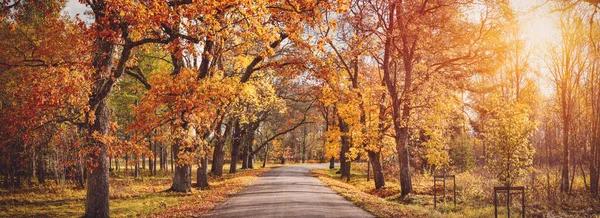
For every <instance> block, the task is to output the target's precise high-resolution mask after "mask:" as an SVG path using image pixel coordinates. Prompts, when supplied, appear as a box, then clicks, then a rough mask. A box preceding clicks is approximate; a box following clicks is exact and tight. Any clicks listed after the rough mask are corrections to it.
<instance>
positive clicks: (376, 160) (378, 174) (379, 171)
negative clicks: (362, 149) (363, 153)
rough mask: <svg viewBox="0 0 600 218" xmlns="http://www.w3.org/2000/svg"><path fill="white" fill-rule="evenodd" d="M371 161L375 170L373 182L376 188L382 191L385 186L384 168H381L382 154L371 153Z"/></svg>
mask: <svg viewBox="0 0 600 218" xmlns="http://www.w3.org/2000/svg"><path fill="white" fill-rule="evenodd" d="M368 154H369V161H370V162H371V166H372V168H373V181H375V188H376V189H380V188H382V187H384V186H385V177H384V175H383V167H382V166H381V160H380V159H381V153H379V152H373V151H369V152H368Z"/></svg>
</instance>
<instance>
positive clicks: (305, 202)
mask: <svg viewBox="0 0 600 218" xmlns="http://www.w3.org/2000/svg"><path fill="white" fill-rule="evenodd" d="M327 166H328V164H304V165H292V166H286V167H281V168H278V169H274V170H271V171H269V172H266V173H265V174H263V175H262V176H261V178H260V179H259V180H258V181H257V182H256V183H254V184H252V185H250V186H248V187H246V188H245V189H244V190H243V191H241V192H240V193H238V194H237V195H235V196H234V197H232V198H231V199H229V200H227V201H226V202H224V203H223V204H221V205H219V206H217V207H216V208H215V209H214V210H212V211H210V212H209V213H208V214H207V215H206V217H215V218H216V217H225V218H227V217H232V218H233V217H346V218H354V217H356V218H359V217H367V218H368V217H373V216H372V215H371V214H369V213H367V212H365V211H363V210H362V209H360V208H358V207H356V206H354V205H352V203H351V202H349V201H346V200H344V198H342V197H340V196H339V195H337V194H336V193H335V192H333V191H332V190H331V189H329V188H327V187H325V185H324V184H323V183H321V182H320V181H319V180H318V179H316V178H313V177H311V176H310V174H309V171H310V170H311V169H316V168H326V167H327Z"/></svg>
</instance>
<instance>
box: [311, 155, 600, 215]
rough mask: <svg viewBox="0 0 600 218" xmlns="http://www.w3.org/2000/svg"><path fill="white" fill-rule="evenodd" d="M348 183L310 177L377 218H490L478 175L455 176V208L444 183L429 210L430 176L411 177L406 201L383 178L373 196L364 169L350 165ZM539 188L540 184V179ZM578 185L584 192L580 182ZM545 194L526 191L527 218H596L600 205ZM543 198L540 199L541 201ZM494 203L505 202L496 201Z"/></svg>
mask: <svg viewBox="0 0 600 218" xmlns="http://www.w3.org/2000/svg"><path fill="white" fill-rule="evenodd" d="M352 168H353V170H352V175H351V178H352V179H351V180H350V182H346V179H345V178H344V179H343V180H342V179H340V175H339V174H336V171H337V170H338V169H337V168H336V169H317V170H313V171H312V175H313V176H315V177H318V178H319V179H320V180H321V181H322V182H323V183H325V184H326V185H327V186H329V187H330V188H332V189H333V190H335V191H336V192H338V193H339V194H340V195H342V196H344V197H345V198H346V199H348V200H350V201H352V202H354V204H356V205H357V206H359V207H361V208H363V209H365V210H366V211H369V212H371V213H372V214H374V215H376V216H378V217H457V218H458V217H494V206H493V200H492V199H493V198H492V193H493V191H492V190H493V187H494V184H496V183H495V181H494V180H493V179H489V178H487V177H483V176H480V175H478V173H469V172H466V173H461V174H458V175H457V179H456V186H457V187H456V189H457V197H456V201H457V202H456V203H457V206H456V207H454V205H453V203H452V198H451V196H452V186H451V185H452V183H451V182H450V183H448V184H447V185H448V186H449V187H448V189H447V198H446V199H445V200H446V202H438V205H437V208H436V209H434V208H433V177H432V176H430V175H415V176H413V181H412V182H413V189H414V192H413V193H412V194H411V195H409V196H407V197H404V198H403V197H400V195H399V192H400V187H399V183H398V181H397V179H395V178H389V177H390V176H389V175H386V176H387V177H388V178H386V186H385V187H384V188H382V189H380V190H376V189H375V186H374V183H373V181H372V180H371V181H367V179H366V178H367V176H366V164H364V163H359V164H355V163H353V164H352ZM539 180H540V181H534V182H544V181H545V180H542V179H539ZM579 182H580V183H581V186H582V187H581V188H582V189H584V187H583V185H584V184H583V181H578V182H576V183H579ZM436 189H437V190H438V191H437V193H438V194H437V195H438V199H439V198H440V195H441V194H442V193H441V192H442V185H441V184H440V183H438V186H437V188H436ZM543 191H544V190H537V189H531V188H530V187H529V188H527V189H526V195H525V201H526V203H525V205H526V209H525V211H526V217H600V215H599V214H600V202H598V201H595V200H590V198H589V196H586V195H585V194H584V193H574V194H572V195H571V196H564V197H559V196H555V197H554V198H553V200H552V201H548V200H546V199H545V197H546V195H542V194H540V193H541V192H543ZM542 196H543V197H542ZM512 198H513V199H512V201H511V217H520V215H521V209H520V208H521V203H520V202H521V201H520V200H521V198H520V196H517V195H514V196H513V197H512ZM498 201H499V202H505V201H506V198H504V197H503V196H499V199H498ZM504 205H505V204H502V206H500V207H499V208H498V215H499V217H506V214H507V210H506V207H505V206H504Z"/></svg>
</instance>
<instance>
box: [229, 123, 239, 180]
mask: <svg viewBox="0 0 600 218" xmlns="http://www.w3.org/2000/svg"><path fill="white" fill-rule="evenodd" d="M241 143H242V128H241V127H240V124H239V122H237V121H236V122H235V125H234V128H233V141H232V143H231V163H230V166H229V173H235V171H236V168H237V158H238V155H239V153H240V144H241Z"/></svg>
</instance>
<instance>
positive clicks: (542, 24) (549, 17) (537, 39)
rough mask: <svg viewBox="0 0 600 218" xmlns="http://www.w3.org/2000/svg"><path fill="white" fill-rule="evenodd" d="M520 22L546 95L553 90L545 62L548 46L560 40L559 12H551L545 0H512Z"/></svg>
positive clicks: (538, 79) (532, 63)
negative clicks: (548, 79)
mask: <svg viewBox="0 0 600 218" xmlns="http://www.w3.org/2000/svg"><path fill="white" fill-rule="evenodd" d="M511 5H512V7H513V9H514V10H515V11H516V13H517V14H516V16H517V19H518V21H519V24H520V29H521V33H520V37H521V39H522V40H524V41H525V45H526V46H527V50H529V51H530V52H531V56H530V60H531V65H532V66H533V67H534V71H536V72H535V73H536V74H537V76H536V77H539V78H537V81H539V83H538V87H539V88H540V90H541V91H542V93H543V94H544V95H545V96H550V95H551V94H552V92H553V90H552V88H551V85H550V84H549V82H548V81H547V76H546V75H548V68H547V66H546V64H545V63H544V61H543V60H544V58H545V55H546V54H547V53H548V48H549V47H550V46H552V45H556V44H558V43H559V42H560V40H561V36H560V30H559V29H558V27H557V20H558V14H557V13H551V9H550V5H549V4H547V3H546V2H545V1H544V0H512V2H511Z"/></svg>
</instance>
